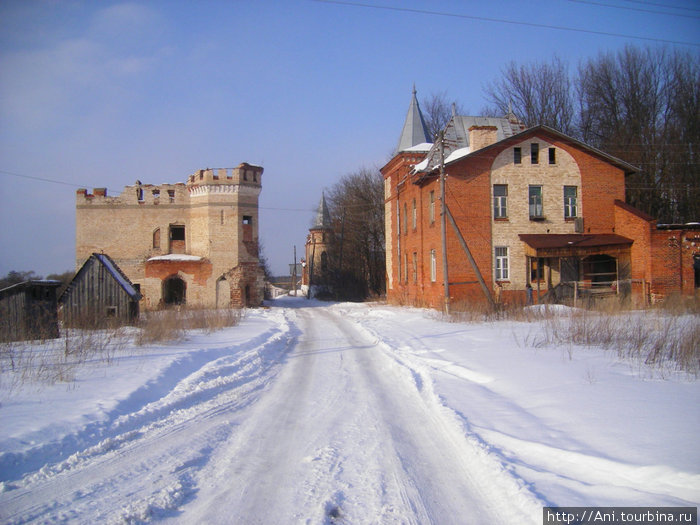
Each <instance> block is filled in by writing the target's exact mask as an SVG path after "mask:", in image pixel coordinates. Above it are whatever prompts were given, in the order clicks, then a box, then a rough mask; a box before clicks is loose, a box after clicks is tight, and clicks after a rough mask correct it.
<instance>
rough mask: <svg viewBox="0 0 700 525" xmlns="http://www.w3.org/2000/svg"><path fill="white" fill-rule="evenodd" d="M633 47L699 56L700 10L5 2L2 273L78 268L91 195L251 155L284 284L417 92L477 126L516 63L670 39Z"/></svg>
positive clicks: (545, 4)
mask: <svg viewBox="0 0 700 525" xmlns="http://www.w3.org/2000/svg"><path fill="white" fill-rule="evenodd" d="M349 4H353V5H349ZM662 5H663V6H662ZM367 6H374V7H367ZM379 6H383V7H390V8H392V9H382V8H378V7H379ZM613 6H618V7H613ZM668 6H674V7H679V8H680V9H671V8H670V7H668ZM650 11H651V12H650ZM429 12H430V13H429ZM437 12H439V13H443V14H436V13H437ZM662 13H674V14H675V15H673V16H672V15H670V14H662ZM497 20H501V21H497ZM505 21H514V22H518V24H511V23H506V22H505ZM538 26H539V27H538ZM541 26H556V27H559V28H562V27H565V28H570V29H571V28H576V29H581V30H584V31H591V32H579V31H571V30H563V29H554V28H546V27H541ZM592 32H598V33H592ZM600 33H607V34H600ZM616 35H627V36H616ZM631 36H638V37H644V38H649V39H657V40H670V41H673V42H687V43H691V44H695V45H684V44H680V43H668V44H666V45H668V46H670V47H680V48H682V49H687V50H690V51H692V52H694V53H698V52H700V47H698V45H699V44H700V2H698V1H697V0H695V1H684V0H670V1H669V2H663V1H662V0H656V2H653V1H632V0H595V1H593V0H591V1H582V0H579V1H573V0H531V1H528V2H522V1H509V0H495V1H492V2H471V1H440V2H434V1H427V0H406V1H403V2H398V1H392V0H377V1H374V0H364V1H361V2H356V3H355V2H349V3H328V2H318V1H313V0H287V1H279V2H274V1H242V2H238V1H228V2H224V1H211V0H210V1H197V2H194V1H191V2H185V1H167V2H166V1H163V2H158V1H150V2H139V1H135V2H119V1H115V2H112V1H102V2H87V1H86V2H81V1H75V0H74V1H70V0H67V1H31V0H29V1H25V0H21V1H20V0H3V1H2V2H0V221H2V228H0V246H1V248H0V275H5V274H6V273H7V272H9V271H11V270H18V271H29V270H34V271H36V272H37V273H38V274H40V275H46V274H48V273H52V272H62V271H66V270H72V269H74V265H75V190H76V189H77V188H78V187H87V188H90V189H91V188H94V187H105V186H106V187H107V188H108V190H109V193H110V194H111V195H116V194H118V193H120V192H121V191H122V189H123V187H124V186H125V185H128V184H133V182H134V181H135V180H137V179H138V180H141V181H143V182H144V183H152V184H160V183H163V182H170V183H174V182H184V181H185V180H186V178H187V176H188V175H189V174H191V173H193V172H194V171H195V170H198V169H201V168H206V167H233V166H236V165H238V164H239V163H241V162H249V163H252V164H259V165H262V166H263V167H264V168H265V173H264V175H263V191H262V194H261V197H260V206H261V210H260V236H261V240H262V243H263V246H264V251H265V254H266V255H267V258H268V260H269V262H270V266H271V268H272V270H273V272H274V273H277V274H283V273H287V271H288V266H287V264H288V263H291V262H292V256H293V246H294V245H296V246H297V253H301V252H302V250H303V244H304V240H305V237H306V233H307V231H308V227H309V225H310V223H311V221H312V218H313V216H314V209H315V207H316V205H317V203H318V200H319V198H320V195H321V191H322V190H323V189H324V188H329V187H331V186H333V185H334V184H335V183H336V182H337V181H338V179H339V178H340V177H342V176H343V175H345V174H347V173H351V172H354V171H356V170H358V169H359V168H362V167H375V166H381V165H383V164H384V163H385V162H386V161H387V160H388V159H389V156H390V154H391V152H392V150H393V148H394V147H395V145H396V142H397V140H398V136H399V133H400V131H401V127H402V125H403V120H404V118H405V114H406V110H407V108H408V103H409V100H410V96H411V89H412V86H413V84H414V83H415V85H416V88H417V89H418V98H419V100H422V99H423V98H424V97H428V96H430V95H431V94H433V93H439V92H446V93H447V95H448V97H450V98H451V99H456V100H458V101H459V102H460V103H461V105H462V106H463V107H464V108H465V110H467V112H469V113H471V114H478V113H479V112H480V110H481V109H483V107H484V106H485V105H486V100H485V98H484V87H485V85H486V84H487V83H488V82H491V81H493V80H495V79H496V78H497V77H498V75H499V73H500V71H501V69H502V68H503V67H504V66H505V65H506V64H508V63H509V62H510V61H516V62H518V63H521V62H522V63H530V62H532V61H546V60H549V59H550V58H551V57H552V56H553V55H554V54H555V53H556V54H557V55H558V56H559V57H561V58H562V59H564V60H566V61H568V63H569V65H570V67H571V68H572V69H574V68H575V67H576V66H577V64H578V62H579V61H580V60H581V59H585V58H588V57H594V56H596V55H597V54H598V53H600V52H606V51H614V50H617V49H619V48H620V47H623V46H624V45H626V44H628V43H633V44H637V45H640V46H645V45H651V46H656V45H661V44H660V43H658V42H654V41H649V40H638V39H633V38H630V37H631ZM37 179H47V180H37ZM49 181H53V182H49Z"/></svg>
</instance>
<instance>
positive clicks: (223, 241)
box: [76, 163, 264, 309]
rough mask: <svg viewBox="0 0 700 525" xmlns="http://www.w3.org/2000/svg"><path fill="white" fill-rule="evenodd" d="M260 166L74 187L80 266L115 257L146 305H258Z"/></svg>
mask: <svg viewBox="0 0 700 525" xmlns="http://www.w3.org/2000/svg"><path fill="white" fill-rule="evenodd" d="M262 173H263V168H261V167H259V166H253V165H250V164H247V163H242V164H240V165H239V166H238V167H236V168H221V169H204V170H199V171H197V172H195V173H194V174H192V175H190V176H189V178H188V179H187V183H176V184H160V185H153V184H142V183H141V182H140V181H136V183H135V184H134V185H132V186H126V187H125V188H124V190H123V191H122V193H121V194H120V195H119V196H117V197H108V196H107V191H106V189H105V188H95V189H94V192H93V193H88V192H87V190H85V189H80V190H78V191H77V196H76V197H77V200H76V267H80V266H81V265H82V264H83V263H84V262H85V260H86V259H87V258H88V257H90V255H91V254H92V253H95V252H103V253H106V254H108V255H110V256H111V257H112V259H114V261H115V262H116V263H117V264H118V265H119V267H120V268H121V269H122V271H123V272H124V273H125V274H126V275H127V276H128V277H129V279H130V280H131V281H132V282H133V283H134V284H135V285H137V286H138V288H139V289H140V292H141V294H142V295H143V299H142V306H143V308H145V309H154V308H159V307H162V306H168V305H172V304H187V305H189V306H202V307H207V308H214V307H216V308H228V307H245V306H258V305H260V304H261V303H262V300H263V291H264V276H263V271H262V269H261V267H260V261H259V258H258V197H259V195H260V191H261V189H262Z"/></svg>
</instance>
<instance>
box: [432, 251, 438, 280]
mask: <svg viewBox="0 0 700 525" xmlns="http://www.w3.org/2000/svg"><path fill="white" fill-rule="evenodd" d="M430 280H431V281H432V282H435V281H437V254H436V253H435V250H430Z"/></svg>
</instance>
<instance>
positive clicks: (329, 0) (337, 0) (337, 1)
mask: <svg viewBox="0 0 700 525" xmlns="http://www.w3.org/2000/svg"><path fill="white" fill-rule="evenodd" d="M311 1H313V2H319V3H322V4H332V5H344V6H349V7H364V8H367V9H377V10H385V11H399V12H403V13H414V14H420V15H434V16H445V17H450V18H463V19H468V20H479V21H481V22H495V23H500V24H512V25H520V26H527V27H537V28H541V29H542V28H544V29H556V30H558V31H572V32H576V33H588V34H592V35H602V36H614V37H622V38H632V39H635V40H647V41H650V42H661V43H664V44H678V45H684V46H696V47H700V43H696V42H683V41H679V40H667V39H664V38H651V37H644V36H636V35H627V34H624V33H612V32H608V31H594V30H592V29H579V28H576V27H566V26H555V25H549V24H537V23H534V22H522V21H517V20H506V19H504V18H491V17H486V16H475V15H464V14H460V13H448V12H445V11H432V10H428V9H414V8H410V7H391V6H384V5H371V4H365V3H361V2H350V1H345V0H311Z"/></svg>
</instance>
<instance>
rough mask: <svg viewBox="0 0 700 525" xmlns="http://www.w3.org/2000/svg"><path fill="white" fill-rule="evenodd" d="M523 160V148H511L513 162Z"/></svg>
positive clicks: (517, 162) (519, 162)
mask: <svg viewBox="0 0 700 525" xmlns="http://www.w3.org/2000/svg"><path fill="white" fill-rule="evenodd" d="M522 161H523V150H522V149H521V148H513V164H521V163H522Z"/></svg>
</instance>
